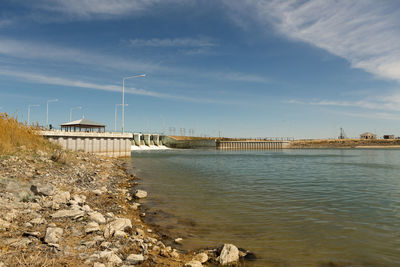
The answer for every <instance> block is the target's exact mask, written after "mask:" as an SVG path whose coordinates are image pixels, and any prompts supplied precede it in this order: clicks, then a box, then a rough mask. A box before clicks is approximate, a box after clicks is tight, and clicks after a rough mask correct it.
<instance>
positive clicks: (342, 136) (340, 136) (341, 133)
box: [339, 128, 346, 139]
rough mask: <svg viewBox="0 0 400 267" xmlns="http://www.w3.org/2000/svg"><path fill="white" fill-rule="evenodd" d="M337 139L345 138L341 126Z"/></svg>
mask: <svg viewBox="0 0 400 267" xmlns="http://www.w3.org/2000/svg"><path fill="white" fill-rule="evenodd" d="M339 139H346V134H345V133H344V130H343V128H340V135H339Z"/></svg>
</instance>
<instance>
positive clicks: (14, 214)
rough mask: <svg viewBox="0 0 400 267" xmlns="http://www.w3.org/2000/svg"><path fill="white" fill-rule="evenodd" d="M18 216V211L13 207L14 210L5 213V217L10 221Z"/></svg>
mask: <svg viewBox="0 0 400 267" xmlns="http://www.w3.org/2000/svg"><path fill="white" fill-rule="evenodd" d="M17 216H18V211H17V210H15V209H12V210H9V211H7V213H6V214H4V215H3V219H4V220H6V221H8V222H11V221H12V220H14V219H15V218H17Z"/></svg>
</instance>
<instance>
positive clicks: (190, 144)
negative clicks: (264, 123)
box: [40, 131, 290, 157]
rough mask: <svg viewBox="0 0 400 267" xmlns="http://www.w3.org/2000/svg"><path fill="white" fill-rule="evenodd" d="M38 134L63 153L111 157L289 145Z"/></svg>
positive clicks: (137, 135) (148, 136)
mask: <svg viewBox="0 0 400 267" xmlns="http://www.w3.org/2000/svg"><path fill="white" fill-rule="evenodd" d="M40 134H41V135H43V136H44V137H46V138H48V139H49V140H50V141H52V142H56V143H59V144H60V145H61V146H62V147H63V148H64V149H68V150H73V151H84V152H89V153H95V154H100V155H104V156H112V157H130V156H131V151H132V150H146V149H167V148H176V149H199V148H203V149H204V148H207V149H231V150H238V149H243V150H245V149H284V148H287V147H288V146H289V145H290V141H264V140H256V141H254V140H233V141H229V140H217V139H212V138H200V137H179V136H166V135H159V134H142V133H124V134H122V133H107V132H101V133H95V132H67V131H41V132H40Z"/></svg>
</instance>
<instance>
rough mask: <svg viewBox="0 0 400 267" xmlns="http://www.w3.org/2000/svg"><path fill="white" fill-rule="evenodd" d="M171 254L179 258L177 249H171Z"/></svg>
mask: <svg viewBox="0 0 400 267" xmlns="http://www.w3.org/2000/svg"><path fill="white" fill-rule="evenodd" d="M171 256H172V257H173V258H179V253H178V251H177V250H176V249H173V250H172V252H171Z"/></svg>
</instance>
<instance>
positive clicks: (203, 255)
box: [193, 252, 208, 263]
mask: <svg viewBox="0 0 400 267" xmlns="http://www.w3.org/2000/svg"><path fill="white" fill-rule="evenodd" d="M193 260H195V261H199V262H201V263H205V262H207V261H208V256H207V254H206V253H204V252H202V253H199V254H197V255H196V256H194V257H193Z"/></svg>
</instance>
